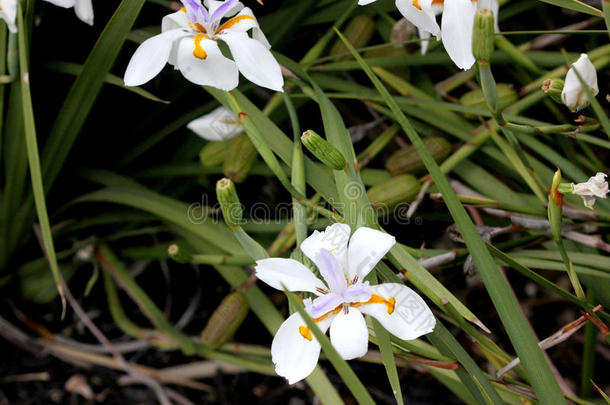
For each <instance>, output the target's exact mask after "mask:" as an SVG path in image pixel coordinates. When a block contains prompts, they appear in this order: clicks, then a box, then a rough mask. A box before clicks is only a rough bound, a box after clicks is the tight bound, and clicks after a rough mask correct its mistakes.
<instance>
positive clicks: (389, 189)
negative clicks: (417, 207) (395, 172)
mask: <svg viewBox="0 0 610 405" xmlns="http://www.w3.org/2000/svg"><path fill="white" fill-rule="evenodd" d="M419 189H420V183H419V180H417V178H415V176H412V175H410V174H401V175H399V176H396V177H392V178H391V179H389V180H386V181H384V182H383V183H381V184H377V185H375V186H373V187H371V188H369V190H368V191H367V192H366V194H367V195H368V197H369V201H370V202H371V204H372V205H373V208H375V209H377V210H383V209H384V208H392V207H394V206H396V205H398V204H400V203H403V202H411V201H413V199H414V198H415V196H416V195H417V193H418V192H419Z"/></svg>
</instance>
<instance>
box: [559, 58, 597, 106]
mask: <svg viewBox="0 0 610 405" xmlns="http://www.w3.org/2000/svg"><path fill="white" fill-rule="evenodd" d="M574 69H576V70H577V71H578V74H579V75H580V77H581V78H582V80H583V81H584V82H585V84H586V85H587V87H588V88H590V89H591V91H592V92H593V96H596V95H597V93H599V87H598V86H597V72H596V71H595V66H593V63H591V61H590V60H589V57H588V56H587V54H586V53H583V54H581V55H580V58H578V60H577V61H576V62H574V64H573V65H572V67H570V70H568V74H567V75H566V80H565V84H564V85H563V91H562V92H561V100H562V101H563V103H564V104H565V105H566V106H567V107H568V108H569V109H570V110H571V111H572V112H577V111H580V110H582V109H583V108H585V107H587V106H588V105H589V99H588V98H587V94H586V93H585V91H584V89H583V88H582V86H581V84H580V80H578V76H576V73H575V72H574Z"/></svg>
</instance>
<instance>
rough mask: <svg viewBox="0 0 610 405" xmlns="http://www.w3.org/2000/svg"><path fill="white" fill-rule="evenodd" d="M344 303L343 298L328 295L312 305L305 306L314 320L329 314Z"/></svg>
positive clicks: (322, 296) (314, 301) (320, 297)
mask: <svg viewBox="0 0 610 405" xmlns="http://www.w3.org/2000/svg"><path fill="white" fill-rule="evenodd" d="M342 303H343V297H342V296H340V295H338V294H335V293H328V294H324V295H321V296H319V297H318V298H316V299H315V300H313V301H312V302H311V303H309V304H308V305H306V306H305V309H306V310H307V313H308V314H309V315H310V316H311V317H312V318H314V319H316V318H320V317H322V316H323V315H325V314H327V313H329V312H330V311H332V310H333V309H335V308H337V307H338V306H339V305H341V304H342Z"/></svg>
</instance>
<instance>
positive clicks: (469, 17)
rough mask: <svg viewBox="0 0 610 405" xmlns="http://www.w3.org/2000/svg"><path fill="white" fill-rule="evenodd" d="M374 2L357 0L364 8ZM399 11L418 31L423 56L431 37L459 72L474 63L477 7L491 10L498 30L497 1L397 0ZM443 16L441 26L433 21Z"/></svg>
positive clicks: (372, 0) (371, 0)
mask: <svg viewBox="0 0 610 405" xmlns="http://www.w3.org/2000/svg"><path fill="white" fill-rule="evenodd" d="M374 1H377V0H358V4H360V5H365V4H370V3H373V2H374ZM396 7H397V8H398V11H400V13H401V14H402V15H403V16H404V17H405V18H406V19H407V20H409V21H411V22H412V23H413V24H414V25H415V26H416V27H417V28H418V32H419V37H420V39H421V40H422V42H421V46H422V48H421V50H422V54H425V53H426V50H427V49H428V42H429V38H430V36H431V35H434V36H436V38H437V39H441V40H442V41H443V45H444V46H445V50H446V51H447V53H448V54H449V56H450V57H451V60H452V61H453V62H454V63H455V64H456V66H457V67H459V68H460V69H464V70H468V69H470V68H471V67H472V65H473V64H474V62H475V59H474V56H473V55H472V27H473V24H474V14H475V12H476V10H477V7H478V8H488V9H490V10H492V12H493V14H494V17H496V22H495V24H496V31H499V30H498V25H497V17H498V9H499V5H498V0H479V1H477V0H474V1H471V0H447V1H444V0H396ZM440 13H443V16H442V19H441V26H440V27H439V25H438V23H437V22H436V16H437V15H438V14H440Z"/></svg>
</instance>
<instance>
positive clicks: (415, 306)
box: [359, 283, 436, 340]
mask: <svg viewBox="0 0 610 405" xmlns="http://www.w3.org/2000/svg"><path fill="white" fill-rule="evenodd" d="M371 291H372V293H373V296H375V295H377V296H378V297H380V298H381V299H383V300H386V302H390V303H391V299H392V298H393V299H394V304H393V306H392V305H388V304H386V303H383V302H377V303H370V304H363V305H362V306H360V307H359V309H360V311H362V312H363V313H365V314H368V315H371V316H373V317H374V318H375V319H377V320H378V321H379V322H380V323H381V325H382V326H383V327H384V328H386V329H387V330H388V332H390V333H391V334H393V335H394V336H396V337H398V338H400V339H403V340H412V339H416V338H418V337H420V336H422V335H425V334H426V333H430V332H432V330H434V325H436V319H435V318H434V315H433V314H432V311H431V310H430V308H429V307H428V305H426V303H425V302H424V300H423V299H422V298H421V297H420V296H419V295H418V294H417V293H416V292H415V291H413V290H411V289H410V288H409V287H407V286H405V285H402V284H396V283H385V284H378V285H373V286H371ZM378 301H380V300H378Z"/></svg>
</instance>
